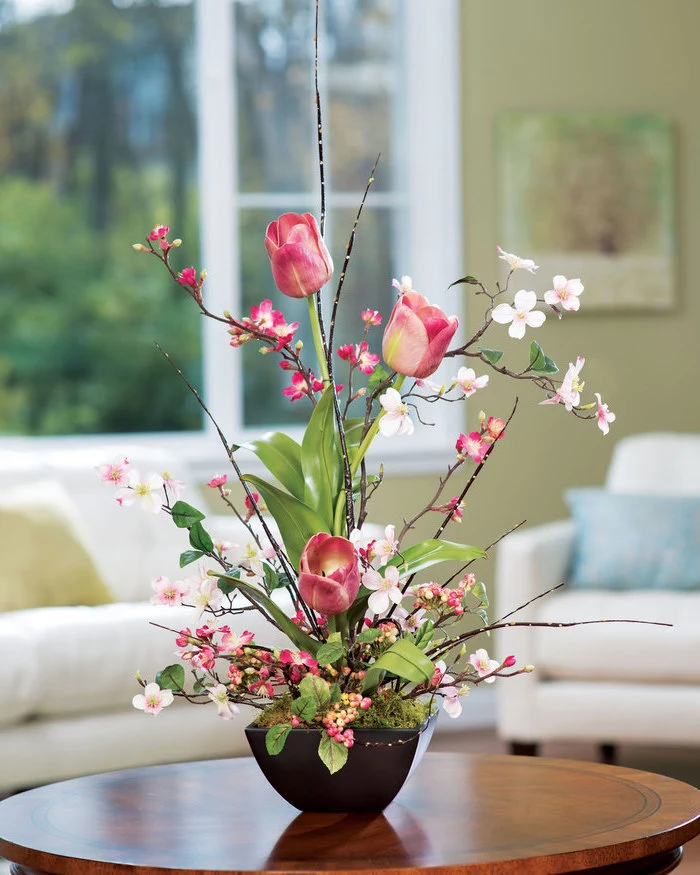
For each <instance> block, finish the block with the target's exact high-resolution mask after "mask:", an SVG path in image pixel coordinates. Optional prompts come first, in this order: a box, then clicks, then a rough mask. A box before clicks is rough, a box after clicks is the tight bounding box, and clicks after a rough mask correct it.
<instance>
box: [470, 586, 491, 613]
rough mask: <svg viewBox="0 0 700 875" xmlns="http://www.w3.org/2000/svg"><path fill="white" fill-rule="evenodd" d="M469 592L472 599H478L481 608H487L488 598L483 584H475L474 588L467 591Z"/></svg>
mask: <svg viewBox="0 0 700 875" xmlns="http://www.w3.org/2000/svg"><path fill="white" fill-rule="evenodd" d="M469 592H470V593H471V594H472V595H473V596H474V598H477V599H479V601H480V602H481V607H482V608H488V606H489V597H488V596H487V595H486V587H485V586H484V584H483V583H475V584H474V586H473V587H472V588H471V589H470V590H469Z"/></svg>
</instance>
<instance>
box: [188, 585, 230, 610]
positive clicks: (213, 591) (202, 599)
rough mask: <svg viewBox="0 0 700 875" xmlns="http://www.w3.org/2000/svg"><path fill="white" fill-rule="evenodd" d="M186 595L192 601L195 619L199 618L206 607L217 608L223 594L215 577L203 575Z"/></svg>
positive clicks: (219, 605)
mask: <svg viewBox="0 0 700 875" xmlns="http://www.w3.org/2000/svg"><path fill="white" fill-rule="evenodd" d="M187 597H188V599H191V600H192V601H193V603H194V607H195V619H199V618H200V617H201V616H202V614H203V613H204V611H205V610H206V609H207V608H211V609H212V610H213V611H216V610H218V609H219V608H220V607H221V600H222V599H223V597H224V596H223V593H222V592H221V590H220V589H219V587H218V586H217V583H216V578H215V577H205V578H204V580H202V581H200V582H199V583H198V584H195V585H194V586H193V587H192V589H191V590H190V592H189V593H188V595H187Z"/></svg>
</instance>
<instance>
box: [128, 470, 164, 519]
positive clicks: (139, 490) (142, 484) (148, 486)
mask: <svg viewBox="0 0 700 875" xmlns="http://www.w3.org/2000/svg"><path fill="white" fill-rule="evenodd" d="M164 498H165V493H164V492H163V478H162V477H161V476H160V474H149V475H148V476H147V477H146V478H145V479H142V478H141V476H140V475H139V473H138V471H130V472H129V475H128V477H127V481H126V486H125V487H121V488H120V489H118V490H117V501H118V502H119V504H121V505H124V506H126V505H129V504H133V503H134V502H135V501H138V502H139V503H140V505H141V507H142V508H143V509H144V510H147V511H151V513H159V512H160V510H161V509H162V507H163V499H164Z"/></svg>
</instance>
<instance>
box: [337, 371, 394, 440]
mask: <svg viewBox="0 0 700 875" xmlns="http://www.w3.org/2000/svg"><path fill="white" fill-rule="evenodd" d="M387 376H388V375H387ZM364 428H365V419H364V417H363V416H362V417H354V418H352V419H346V420H345V421H344V422H343V432H344V434H345V446H346V447H347V448H348V449H350V448H351V447H359V446H360V444H361V443H362V432H363V431H364Z"/></svg>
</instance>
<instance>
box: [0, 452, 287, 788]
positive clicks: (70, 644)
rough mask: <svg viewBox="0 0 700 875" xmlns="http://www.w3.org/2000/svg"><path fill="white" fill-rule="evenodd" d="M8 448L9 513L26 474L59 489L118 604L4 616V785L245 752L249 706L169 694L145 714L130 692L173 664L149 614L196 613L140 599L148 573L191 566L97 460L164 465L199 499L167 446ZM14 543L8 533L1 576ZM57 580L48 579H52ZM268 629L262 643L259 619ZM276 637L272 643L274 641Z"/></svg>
mask: <svg viewBox="0 0 700 875" xmlns="http://www.w3.org/2000/svg"><path fill="white" fill-rule="evenodd" d="M8 446H9V447H12V448H11V449H8ZM16 446H17V445H16V444H15V443H13V442H11V441H10V442H7V443H3V442H2V441H0V508H2V502H3V500H4V499H5V511H6V510H7V496H8V495H9V496H10V502H11V501H12V500H14V498H15V497H16V495H17V490H18V489H19V491H20V492H23V490H25V491H26V487H27V484H35V485H36V484H39V485H40V486H39V489H38V490H36V489H34V491H35V492H37V491H38V493H39V494H47V495H49V496H53V497H54V498H56V497H57V496H58V498H59V499H60V501H59V503H60V504H61V506H62V510H63V512H67V513H68V516H70V521H69V522H70V526H71V531H72V533H73V534H74V535H77V536H78V538H79V539H80V540H81V541H82V543H83V544H84V545H85V547H86V548H87V550H88V552H89V554H90V556H91V557H92V559H93V560H94V562H95V564H96V565H97V567H98V569H99V572H100V574H101V577H102V578H103V580H104V581H105V583H106V585H107V586H108V588H109V590H110V591H111V593H112V595H113V597H114V602H113V603H110V604H102V605H96V606H91V607H85V606H55V607H34V608H31V609H25V610H13V611H6V612H4V613H0V792H8V791H13V790H16V789H18V788H26V787H30V786H35V785H38V784H42V783H46V782H50V781H55V780H61V779H64V778H68V777H73V776H76V775H81V774H86V773H94V772H99V771H105V770H112V769H121V768H127V767H132V766H139V765H147V764H154V763H162V762H173V761H181V760H190V759H205V758H213V757H223V756H235V755H240V754H244V753H248V752H249V751H248V746H247V743H246V741H245V737H244V735H243V728H244V726H245V724H246V723H247V722H248V719H249V716H250V715H246V714H241V715H239V718H238V719H237V720H235V721H224V720H221V719H219V718H217V716H216V710H215V708H214V707H213V706H212V707H206V706H202V707H197V706H193V705H189V704H187V703H184V702H180V701H176V702H175V704H174V705H173V706H172V707H170V708H168V709H167V710H166V711H164V712H163V713H162V714H160V715H159V716H158V717H157V718H152V717H150V716H146V715H144V714H143V712H139V711H136V710H135V709H134V708H133V707H132V705H131V699H132V697H133V696H134V695H135V694H136V693H138V692H139V687H138V684H137V682H136V679H135V671H136V670H137V669H139V670H140V671H141V674H142V676H143V677H145V678H148V679H150V680H152V679H153V677H154V674H155V672H156V670H157V669H159V668H162V667H164V666H165V665H167V664H169V663H172V662H176V661H177V660H176V656H175V645H174V641H173V636H172V635H171V634H169V633H168V632H166V631H162V630H159V629H155V628H152V627H151V626H149V621H156V622H159V623H162V624H163V625H166V626H168V627H172V628H181V627H182V626H184V625H187V623H188V620H189V619H190V618H191V615H192V609H189V608H169V607H161V606H154V605H151V604H150V603H149V599H150V596H151V595H152V590H151V588H150V581H151V580H152V579H153V578H155V577H157V576H159V575H166V576H169V577H171V578H173V579H176V578H182V577H184V576H187V575H188V570H187V569H184V570H180V569H179V568H178V556H179V554H180V552H181V551H183V550H185V549H187V548H188V543H187V532H186V530H182V529H177V528H176V527H175V526H174V524H173V523H172V521H171V520H170V519H169V518H168V517H167V516H165V515H164V514H158V515H155V514H152V513H147V512H144V511H143V510H142V509H141V508H139V507H128V508H126V507H120V506H119V505H118V504H117V503H116V500H115V492H114V491H113V488H112V487H110V486H108V485H106V484H104V483H102V482H100V480H99V478H98V476H97V474H96V472H95V470H94V466H95V465H96V464H99V463H101V462H105V461H111V460H112V458H114V457H115V456H117V455H118V454H120V453H121V454H126V455H128V456H130V458H131V459H132V464H133V466H134V467H136V468H138V469H139V471H140V472H141V473H146V471H161V470H163V469H166V468H167V469H168V470H170V471H171V472H172V474H173V475H174V476H175V477H177V478H178V479H180V480H183V481H186V482H188V486H189V489H188V490H187V491H186V492H185V493H184V494H183V499H184V500H189V501H190V502H191V503H192V504H194V505H195V506H198V507H201V505H202V503H203V502H202V501H201V500H200V495H199V494H198V492H197V489H196V488H195V486H194V482H193V481H192V479H191V478H190V477H189V475H188V472H187V470H186V469H185V467H184V466H183V465H181V464H179V463H178V461H177V460H174V459H173V458H172V456H168V455H167V454H165V453H161V452H158V451H149V452H148V453H144V452H143V451H142V450H135V451H133V452H131V451H130V448H129V447H128V446H119V447H116V446H115V447H113V448H111V449H107V450H105V449H99V450H95V449H93V450H90V449H87V450H86V449H83V450H77V451H72V450H58V451H43V452H37V451H36V450H34V449H26V450H23V449H17V448H16ZM214 473H216V472H212V475H213V474H214ZM32 488H34V487H32ZM0 518H1V517H0ZM205 525H206V526H207V528H208V530H209V531H210V532H211V533H212V534H213V535H214V536H215V537H218V538H222V539H225V540H229V541H233V542H238V543H245V542H246V541H247V536H245V535H244V534H243V533H242V532H241V527H240V524H239V523H237V522H236V521H235V520H234V519H233V517H230V516H226V517H223V516H221V517H219V516H217V517H208V518H207V520H206V521H205ZM6 528H7V526H6ZM38 540H39V541H41V538H39V539H38ZM32 547H33V549H32V552H33V555H32V557H31V559H32V562H34V563H36V564H39V563H41V564H42V566H43V567H45V566H46V565H47V564H48V565H50V566H51V567H53V566H52V565H51V564H52V557H51V556H50V555H45V553H44V552H42V548H44V550H45V545H42V543H41V542H39V543H36V544H35V545H32ZM12 549H13V544H12V543H8V539H7V537H6V538H5V539H4V540H3V542H2V550H3V551H4V552H5V555H6V563H3V562H2V560H1V559H0V578H2V575H3V571H2V565H3V564H5V565H6V564H7V558H8V557H9V556H10V555H11V551H12ZM25 552H26V551H25ZM31 576H32V575H31V574H29V575H27V577H29V578H31ZM23 585H24V584H23ZM27 585H31V580H27ZM61 585H62V584H61V580H60V579H59V578H58V576H57V579H56V581H55V586H56V588H60V587H61ZM261 626H262V622H261V619H260V617H259V615H258V614H257V613H256V612H250V613H249V614H247V615H246V619H245V628H247V629H250V630H251V631H253V632H258V631H261V628H260V627H261ZM240 631H243V630H242V629H241V630H240ZM265 634H266V640H267V641H272V639H271V635H270V630H269V629H267V628H266V630H265ZM277 637H278V640H277V641H276V642H275V643H278V644H283V643H284V639H283V638H282V637H281V636H280V635H278V636H277Z"/></svg>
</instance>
